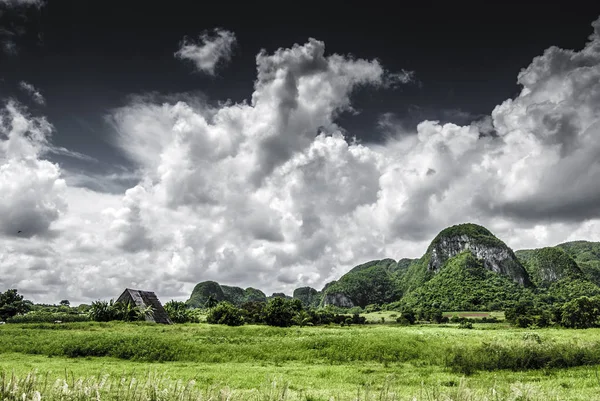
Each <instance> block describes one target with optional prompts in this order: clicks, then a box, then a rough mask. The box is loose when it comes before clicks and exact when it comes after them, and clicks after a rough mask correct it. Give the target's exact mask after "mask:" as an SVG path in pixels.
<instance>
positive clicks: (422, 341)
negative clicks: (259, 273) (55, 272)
mask: <svg viewBox="0 0 600 401" xmlns="http://www.w3.org/2000/svg"><path fill="white" fill-rule="evenodd" d="M463 326H465V328H466V326H467V325H466V324H465V325H463ZM494 327H495V326H494V325H491V326H490V325H486V324H479V323H472V328H471V329H467V330H465V329H461V328H459V326H458V325H447V326H434V325H420V326H409V327H402V326H400V325H397V324H389V325H388V324H386V325H366V326H350V327H340V326H333V327H304V328H299V327H290V328H277V327H268V326H248V325H246V326H241V327H227V326H222V325H205V324H201V325H198V324H193V325H191V324H188V325H174V326H163V325H161V326H157V325H154V324H149V323H145V322H139V323H120V322H109V323H96V322H88V323H72V324H63V325H55V324H39V325H31V324H29V325H17V324H13V325H4V326H2V327H0V371H4V372H6V373H5V378H4V382H3V381H2V378H0V383H4V384H0V386H4V389H5V390H4V391H5V393H4V394H3V395H4V397H5V399H6V395H5V394H6V388H7V387H8V386H7V384H6V383H8V381H9V379H8V378H10V377H11V375H12V371H13V370H14V372H15V375H17V378H18V380H25V379H26V375H27V374H28V373H29V372H30V371H31V370H32V367H35V368H36V369H37V370H38V374H37V379H36V382H35V384H34V385H33V387H32V388H35V389H38V390H40V389H41V390H43V389H44V388H45V390H44V391H43V393H44V394H51V393H52V391H55V390H54V388H55V386H54V384H55V381H56V380H61V381H60V386H61V387H62V386H64V381H65V380H66V381H67V383H68V386H67V390H68V391H76V390H75V389H76V388H78V387H77V386H84V385H85V383H89V384H90V385H91V384H93V383H100V382H102V381H103V380H105V383H107V384H105V386H106V387H102V390H101V391H104V393H102V394H104V395H105V396H104V397H102V399H129V398H126V397H125V396H124V395H123V393H121V395H122V398H110V397H109V393H110V391H112V390H109V389H108V383H110V386H111V388H112V389H113V390H116V389H117V388H119V383H120V382H121V380H122V378H123V377H125V379H126V380H125V381H124V382H123V383H122V384H121V387H120V388H121V389H122V390H124V389H126V388H129V389H130V392H133V391H136V392H137V394H138V396H137V397H135V399H163V400H169V399H181V398H175V396H174V395H173V397H174V398H167V396H166V394H167V393H168V394H175V393H176V391H175V388H176V385H177V388H178V389H179V391H183V389H184V388H185V387H186V386H187V385H188V384H189V387H188V390H187V391H188V393H191V392H195V393H194V394H198V393H202V394H203V396H207V395H208V394H215V395H216V394H218V393H219V391H221V390H223V391H225V392H226V394H230V395H231V397H232V398H233V399H241V398H243V399H250V398H252V399H256V397H259V394H263V395H262V396H260V397H264V399H271V398H268V397H266V395H265V393H264V391H267V389H268V388H269V387H270V386H275V387H276V388H278V389H279V390H281V391H283V388H285V389H286V395H283V398H278V399H302V400H306V399H329V397H335V399H339V400H349V399H356V397H357V393H358V394H360V396H361V398H363V399H366V398H365V395H366V394H365V393H366V392H370V394H371V395H370V397H372V399H373V400H374V399H375V398H377V399H378V400H380V399H388V398H386V397H389V399H390V400H392V399H394V400H398V399H406V400H408V399H411V400H412V399H413V398H411V397H413V396H414V397H416V399H424V400H436V399H439V400H448V399H453V400H479V399H484V398H482V397H484V396H491V394H492V392H491V389H492V388H493V389H494V390H495V391H496V395H497V397H498V398H496V399H500V400H502V399H529V400H537V399H543V398H544V397H550V398H549V399H569V400H578V399H579V400H584V399H585V400H589V399H594V397H595V396H596V394H597V389H598V385H599V383H598V381H597V379H596V376H595V372H596V370H597V369H598V367H599V366H598V364H600V331H599V330H598V329H588V330H579V331H571V330H564V329H544V330H539V331H535V332H532V331H530V330H522V329H507V328H506V327H505V326H502V325H500V326H497V327H496V328H497V329H494ZM49 357H50V358H49ZM567 369H568V370H567ZM65 371H66V372H67V373H65ZM105 374H106V375H108V377H107V378H104V375H105ZM47 375H48V378H47ZM150 377H151V378H152V379H150ZM78 378H82V379H83V382H81V383H79V384H77V379H78ZM132 378H135V379H136V382H137V383H138V384H137V385H135V386H131V385H130V380H131V379H132ZM161 378H162V379H161ZM86 380H89V381H88V382H86ZM178 380H180V382H179V384H177V382H178ZM191 380H194V381H195V383H194V384H190V383H189V382H190V381H191ZM45 382H47V383H49V384H48V385H47V387H44V383H45ZM279 386H281V387H279ZM92 387H93V386H92ZM19 388H20V389H21V390H23V391H25V390H24V389H26V388H28V386H27V385H25V384H24V382H21V385H20V386H19ZM153 388H154V390H156V393H155V394H163V395H164V397H163V396H160V397H158V396H157V398H152V397H151V395H150V393H151V392H152V391H154V390H153ZM134 389H135V390H134ZM165 389H168V391H166V392H161V391H163V390H165ZM516 389H518V391H517V390H516ZM80 390H81V391H82V392H83V389H82V387H81V388H80ZM0 391H1V390H0ZM273 391H275V390H273ZM523 392H526V393H527V392H528V394H529V396H528V397H529V398H518V396H519V393H520V394H521V395H523ZM392 393H393V394H395V397H392V396H391V395H390V394H392ZM91 394H94V393H93V392H92V393H91ZM142 394H146V395H144V396H142ZM179 394H181V393H179ZM278 394H279V396H280V397H281V396H282V394H281V393H278ZM382 394H383V397H384V398H380V396H382ZM385 394H388V395H387V396H386V395H385ZM505 396H506V397H509V396H510V397H512V398H500V397H505ZM144 397H147V398H144ZM169 397H170V396H169ZM236 397H237V398H236ZM309 397H310V398H309ZM449 397H453V398H449ZM8 399H16V398H8ZM18 399H22V398H21V393H19V394H18ZM42 399H45V398H42ZM50 399H52V398H50ZM62 399H66V398H62ZM68 399H74V398H68ZM84 399H86V398H84ZM183 399H188V398H186V397H184V398H183ZM260 399H263V398H260ZM489 399H494V398H489Z"/></svg>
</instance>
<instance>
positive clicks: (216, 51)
mask: <svg viewBox="0 0 600 401" xmlns="http://www.w3.org/2000/svg"><path fill="white" fill-rule="evenodd" d="M235 44H236V37H235V34H234V33H233V32H231V31H228V30H226V29H219V28H217V29H215V30H214V31H213V33H212V34H210V33H209V32H208V31H204V32H202V33H201V34H200V37H199V38H198V41H197V42H196V41H193V40H191V39H188V38H184V39H183V41H182V42H181V44H180V47H179V50H178V51H177V52H175V57H177V58H179V59H181V60H189V61H191V62H193V63H194V65H195V66H196V69H197V70H198V71H200V72H204V73H206V74H208V75H215V73H216V69H217V67H218V66H219V65H220V64H222V63H226V62H228V61H229V60H231V54H232V52H233V48H234V46H235Z"/></svg>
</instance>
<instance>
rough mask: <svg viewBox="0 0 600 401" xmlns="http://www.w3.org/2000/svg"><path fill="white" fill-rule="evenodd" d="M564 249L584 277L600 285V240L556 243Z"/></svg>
mask: <svg viewBox="0 0 600 401" xmlns="http://www.w3.org/2000/svg"><path fill="white" fill-rule="evenodd" d="M557 248H561V249H563V250H565V251H566V252H567V253H568V254H569V255H570V256H571V257H572V258H573V259H575V262H577V265H578V266H579V268H580V269H581V270H582V271H583V274H584V275H585V277H586V278H587V279H588V280H590V281H591V282H593V283H595V284H596V285H600V242H589V241H573V242H566V243H564V244H560V245H557Z"/></svg>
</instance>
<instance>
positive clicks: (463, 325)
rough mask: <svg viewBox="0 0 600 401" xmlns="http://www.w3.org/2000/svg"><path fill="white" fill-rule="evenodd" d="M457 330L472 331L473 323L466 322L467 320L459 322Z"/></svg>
mask: <svg viewBox="0 0 600 401" xmlns="http://www.w3.org/2000/svg"><path fill="white" fill-rule="evenodd" d="M458 328H459V329H472V328H473V323H471V322H469V321H467V320H463V321H462V322H460V324H459V325H458Z"/></svg>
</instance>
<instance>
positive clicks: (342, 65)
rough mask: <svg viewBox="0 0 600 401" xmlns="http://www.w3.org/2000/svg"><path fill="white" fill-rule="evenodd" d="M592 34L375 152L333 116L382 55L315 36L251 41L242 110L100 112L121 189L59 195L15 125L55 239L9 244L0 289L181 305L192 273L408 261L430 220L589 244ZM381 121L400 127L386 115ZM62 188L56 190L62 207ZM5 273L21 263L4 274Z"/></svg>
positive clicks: (301, 281)
mask: <svg viewBox="0 0 600 401" xmlns="http://www.w3.org/2000/svg"><path fill="white" fill-rule="evenodd" d="M593 26H594V29H595V31H594V34H593V35H592V36H591V37H590V39H589V41H588V43H587V44H586V45H585V47H584V48H583V49H582V50H580V51H573V50H563V49H559V48H554V47H553V48H550V49H548V50H546V51H545V52H544V54H543V55H541V56H539V57H536V58H535V59H534V60H533V62H532V63H531V65H530V66H528V67H527V68H524V69H523V70H522V71H521V72H520V73H519V75H518V78H517V79H518V82H519V83H520V85H521V86H522V91H521V93H520V94H519V95H518V96H516V97H515V98H514V99H508V100H506V101H504V102H502V103H501V104H499V105H498V106H497V107H496V108H495V109H494V110H493V112H492V113H491V115H490V116H487V117H480V116H477V118H475V119H474V120H473V121H472V122H471V123H469V122H466V123H465V122H459V121H454V122H441V121H436V120H425V121H421V122H420V123H419V124H416V127H415V128H414V129H412V131H411V130H409V129H408V128H406V127H403V128H402V132H401V135H398V134H394V135H391V136H390V138H389V140H388V141H386V142H385V143H382V144H378V145H376V144H370V145H363V144H360V143H358V142H356V141H353V140H351V139H349V138H348V135H347V134H348V133H350V134H351V131H346V130H344V129H343V127H339V126H338V125H337V123H336V118H337V117H338V116H339V115H340V113H343V112H347V111H351V110H352V103H351V96H352V92H353V91H354V90H355V89H356V88H358V87H361V86H365V85H368V86H371V87H373V88H380V89H382V90H385V89H386V88H388V87H389V84H388V82H389V78H388V77H389V75H390V73H389V72H388V71H386V70H385V69H384V68H383V67H382V66H381V65H380V64H379V62H378V61H377V60H362V59H355V58H352V57H350V56H343V55H338V54H330V55H327V54H326V53H325V47H324V44H323V43H322V42H320V41H318V40H315V39H310V40H309V41H308V42H307V43H305V44H303V45H294V46H292V47H290V48H287V49H278V50H276V51H274V52H273V53H267V52H266V51H262V52H260V53H259V54H258V55H257V57H256V64H257V78H256V81H255V85H254V92H253V93H252V96H251V98H250V99H249V100H248V101H246V102H240V103H232V102H227V103H220V104H212V103H210V102H208V101H206V99H202V98H196V99H194V98H192V97H190V95H182V96H181V97H180V98H179V99H177V97H173V96H171V97H169V98H165V99H160V100H159V99H158V98H157V97H155V96H154V97H153V96H138V97H134V98H132V99H131V101H130V103H129V104H128V105H126V106H124V107H121V108H119V109H116V110H114V111H113V112H112V113H111V116H110V120H111V121H112V123H113V125H114V127H115V129H116V132H117V133H118V135H117V137H116V139H115V141H116V144H117V145H118V146H119V147H120V148H121V149H122V150H123V151H124V152H125V154H126V155H127V156H128V157H129V158H130V159H131V161H132V162H133V163H135V164H136V167H137V168H138V170H137V171H136V174H139V176H140V179H139V181H138V182H136V183H135V184H134V185H131V187H130V189H128V190H126V191H124V194H123V193H121V194H107V193H97V192H94V191H91V190H88V189H84V188H72V187H66V188H65V187H62V188H61V185H62V184H57V183H59V182H60V179H58V178H56V177H57V175H56V172H54V173H50V171H51V167H52V166H53V165H52V164H42V163H43V162H42V161H41V160H39V158H37V159H36V157H37V155H39V154H40V150H39V149H43V148H44V147H47V146H48V144H47V142H48V140H47V133H48V132H49V131H48V130H49V128H44V127H46V125H45V124H47V123H45V122H43V121H42V120H39V121H37V122H36V123H35V124H33V123H28V124H29V125H27V124H26V123H25V122H21V123H19V124H16V126H26V127H30V128H28V130H25V131H27V132H28V134H27V135H26V134H25V131H24V130H23V129H21V131H18V132H20V133H21V134H19V135H14V134H11V135H12V136H11V137H8V139H6V138H5V139H4V142H2V143H3V149H9V148H10V149H12V150H11V152H12V154H15V155H21V154H29V155H33V158H34V160H36V163H37V164H36V163H34V164H32V166H33V167H35V168H34V170H33V171H36V172H38V173H39V174H38V176H43V177H44V179H46V180H47V181H44V183H45V184H44V185H47V187H46V188H50V187H52V189H53V190H54V195H52V196H54V197H51V201H44V202H43V203H41V204H42V205H43V207H42V208H41V209H40V208H35V212H31V213H41V212H40V211H39V210H42V211H43V210H44V207H45V208H48V205H56V206H51V207H49V210H50V212H52V213H50V212H44V213H41V214H42V216H46V217H45V221H47V222H48V221H49V222H51V224H53V227H54V229H55V230H58V231H60V232H61V235H60V236H58V237H56V238H53V239H52V243H48V242H43V241H42V239H37V238H33V239H32V241H38V242H36V244H37V246H33V245H31V244H29V245H27V244H25V243H24V242H22V241H20V239H13V240H11V241H13V242H10V243H9V245H8V248H9V251H8V252H5V253H3V254H0V277H3V280H4V282H3V283H4V284H3V285H11V284H14V285H17V286H23V287H24V288H27V289H28V291H29V292H30V293H31V294H34V295H35V294H38V293H39V291H41V290H44V291H46V292H47V294H50V293H51V292H50V291H55V293H57V294H59V295H60V297H58V296H57V297H56V299H60V298H65V297H68V298H70V299H76V300H90V299H94V298H98V297H104V298H108V297H111V296H112V297H114V296H117V295H118V294H117V293H115V292H118V291H116V290H115V288H119V289H120V288H122V287H126V286H130V287H140V288H147V289H152V290H155V291H157V292H158V294H159V296H161V297H167V298H168V297H174V298H180V299H184V298H186V296H188V295H189V292H190V291H191V289H192V288H193V285H194V284H195V283H197V282H199V281H202V280H217V281H219V282H222V283H224V284H230V285H240V286H254V287H258V288H261V289H263V290H265V291H266V292H274V291H281V290H283V291H285V292H287V293H291V291H292V289H293V288H295V287H297V286H304V285H311V286H314V287H317V288H321V287H322V286H323V284H325V283H326V282H327V281H329V280H332V279H336V278H338V277H339V276H340V275H341V274H343V273H345V272H346V271H347V270H348V269H349V268H351V267H352V266H354V265H356V264H358V263H362V262H365V261H366V260H369V259H374V258H383V257H392V258H396V259H398V258H401V257H418V256H420V255H421V254H422V253H423V252H424V251H425V248H426V246H427V244H428V242H429V241H430V240H431V239H432V237H433V236H434V235H435V234H436V233H437V232H438V231H439V230H441V229H443V228H444V227H446V226H448V225H451V224H456V223H461V222H465V221H472V222H475V223H479V224H483V225H485V226H487V227H489V228H490V229H491V230H492V231H493V232H495V233H496V234H497V235H498V236H499V237H500V238H502V239H504V240H505V241H507V242H508V244H509V245H510V246H512V247H515V248H529V247H535V246H545V245H551V244H556V243H558V242H561V241H566V240H573V239H579V238H585V239H590V240H600V234H598V233H600V230H599V228H600V214H599V213H600V211H599V210H598V206H597V205H598V204H600V202H599V201H600V187H599V184H598V182H600V167H599V166H598V160H600V159H599V157H598V156H599V153H598V151H599V149H598V142H599V141H598V139H600V138H599V137H600V122H599V118H600V110H599V108H600V34H599V31H600V20H598V21H596V22H595V23H594V25H593ZM5 114H6V117H4V121H5V122H4V124H3V126H6V127H8V125H7V121H9V119H8V116H10V115H11V114H10V113H9V112H7V113H5ZM13 114H14V115H16V116H18V115H20V112H19V111H18V109H15V110H14V112H13ZM21 114H22V113H21ZM450 114H452V113H450ZM453 115H454V116H455V117H454V118H457V117H456V116H459V117H460V118H462V119H466V118H467V117H466V116H465V115H463V114H461V113H459V111H458V112H456V113H453ZM12 120H14V118H13V119H11V120H10V121H12ZM17 120H18V119H17ZM24 121H33V120H31V118H26V119H25V120H24ZM383 122H384V123H385V126H386V127H387V128H388V129H390V132H392V133H394V132H396V131H394V127H395V125H396V123H397V120H395V119H394V118H393V116H389V118H387V119H386V120H385V121H383ZM382 124H383V123H382ZM13 125H15V124H13ZM35 127H38V128H37V131H36V129H34V128H35ZM13 131H15V129H14V128H11V129H10V130H7V129H5V131H3V132H13ZM15 132H16V131H15ZM317 132H319V134H318V135H317V134H316V133H317ZM398 132H399V131H398ZM12 137H14V138H16V139H14V144H12V145H10V146H9V143H10V142H11V140H12V139H11V138H12ZM19 157H20V156H19ZM21 158H22V157H21ZM17 159H18V158H17ZM4 163H6V162H4ZM40 165H43V166H44V168H47V169H48V171H49V172H48V173H45V174H41V173H40V171H41V170H40V167H39V166H40ZM55 167H56V166H55ZM52 171H54V170H52ZM14 174H15V176H16V174H21V172H20V171H19V172H16V173H14ZM34 177H35V175H34ZM5 182H12V181H9V180H5ZM19 182H20V181H19ZM29 182H30V181H27V183H29ZM33 182H37V181H35V180H33ZM50 184H52V185H50ZM3 185H8V184H3ZM19 185H26V184H25V181H23V184H19ZM27 185H29V184H27ZM61 191H62V192H61ZM3 193H5V192H3ZM7 193H9V194H11V193H16V191H13V192H10V190H9V191H8V192H7ZM51 193H52V192H51ZM57 194H61V196H64V197H66V198H67V199H68V200H69V210H68V211H67V212H65V213H63V212H61V207H62V206H61V207H58V206H60V202H57V201H53V200H54V199H55V198H57V197H58V195H57ZM3 199H4V198H3ZM53 202H54V203H53ZM22 203H24V204H27V202H22ZM12 207H14V205H12V206H11V204H8V206H7V207H5V208H4V209H0V210H4V211H11V210H12V209H11V208H12ZM55 210H58V211H59V212H58V216H60V217H58V218H56V217H54V216H56V215H57V214H53V213H54V212H53V211H55ZM1 215H2V216H9V217H10V216H12V215H10V214H7V213H4V212H3V213H1ZM47 216H50V217H49V218H48V217H47ZM0 218H7V217H0ZM3 226H4V225H3ZM65 255H68V257H65ZM14 266H25V267H26V269H27V270H26V271H25V272H17V273H8V272H12V270H9V269H14ZM47 271H50V272H51V274H50V273H46V272H47ZM40 283H46V287H43V288H42V286H41V284H40ZM32 296H33V295H32ZM36 296H37V295H36ZM39 296H40V297H42V295H39ZM44 296H48V295H44Z"/></svg>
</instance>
